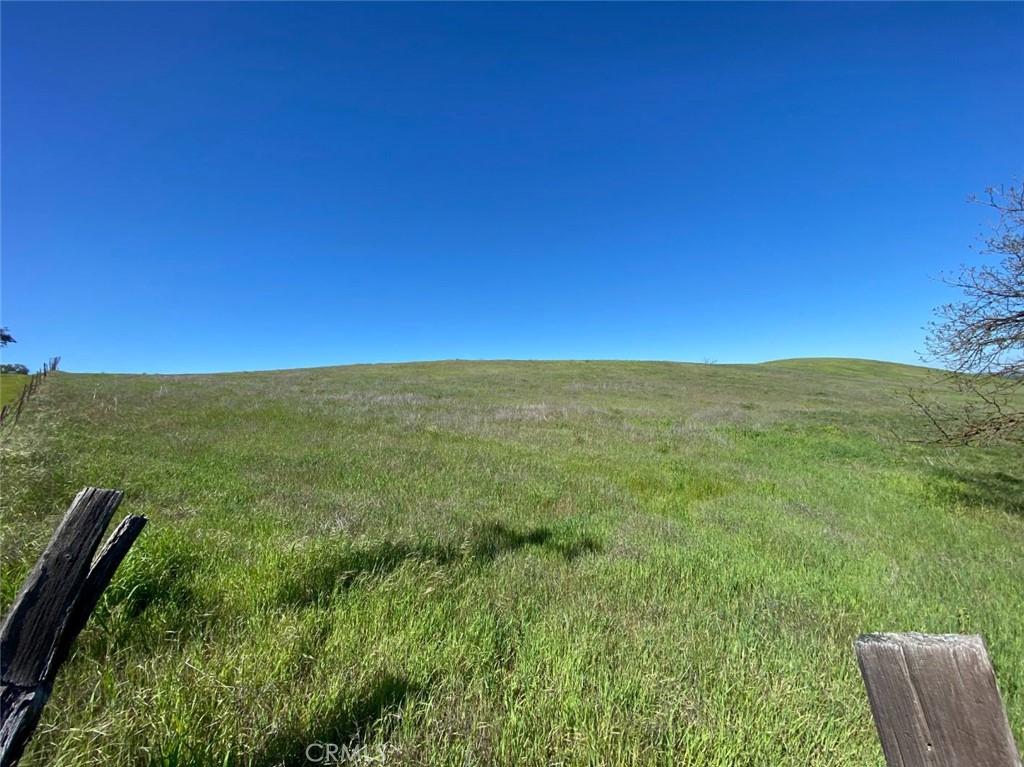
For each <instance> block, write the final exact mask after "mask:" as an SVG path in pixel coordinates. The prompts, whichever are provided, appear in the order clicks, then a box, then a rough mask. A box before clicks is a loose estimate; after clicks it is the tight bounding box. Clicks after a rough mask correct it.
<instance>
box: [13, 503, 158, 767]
mask: <svg viewBox="0 0 1024 767" xmlns="http://www.w3.org/2000/svg"><path fill="white" fill-rule="evenodd" d="M121 497H122V493H121V492H120V491H119V490H99V489H97V488H94V487H87V488H85V489H84V490H82V491H81V492H80V493H79V494H78V495H77V496H76V497H75V500H74V502H73V503H72V504H71V507H70V508H69V509H68V511H67V513H66V514H65V515H64V519H63V520H61V523H60V525H59V526H58V527H57V530H56V532H54V534H53V538H51V539H50V543H49V545H48V546H47V547H46V550H45V551H44V552H43V554H42V556H41V557H39V560H38V561H37V562H36V565H35V567H34V568H33V569H32V572H31V573H30V574H29V576H28V578H27V579H26V580H25V583H24V584H23V585H22V587H21V591H20V592H19V593H18V597H17V598H16V599H15V600H14V604H13V605H11V609H10V610H9V611H8V613H7V616H6V617H5V618H4V622H3V625H2V627H0V767H8V765H14V764H17V762H18V759H19V758H20V757H21V754H22V752H23V751H24V749H25V745H26V744H27V743H28V740H29V738H30V737H31V736H32V731H33V730H34V729H35V726H36V724H37V723H38V722H39V716H40V714H41V713H42V710H43V706H44V705H45V704H46V701H47V699H48V698H49V696H50V691H51V690H52V689H53V681H54V678H55V677H56V675H57V670H58V669H59V668H60V666H61V664H62V663H63V662H64V661H65V660H67V657H68V655H69V654H70V652H71V645H72V643H73V642H74V640H75V637H77V636H78V634H79V632H80V631H81V630H82V628H83V627H84V626H85V623H86V621H87V620H88V619H89V615H90V614H91V613H92V611H93V609H94V608H95V607H96V603H97V602H98V601H99V598H100V595H101V594H102V593H103V590H104V589H105V588H106V587H107V585H108V584H109V583H110V579H111V578H112V577H113V576H114V572H115V571H116V570H117V568H118V565H120V564H121V561H122V560H123V559H124V556H125V554H127V553H128V549H130V548H131V546H132V544H133V543H134V542H135V539H136V538H138V536H139V533H141V532H142V528H143V527H144V526H145V524H146V518H145V517H142V516H128V517H125V519H124V520H122V522H121V523H120V524H119V525H118V526H117V528H116V529H115V530H114V532H113V533H112V534H111V535H110V537H109V538H108V539H107V542H106V544H105V545H104V547H103V550H102V551H101V552H100V554H99V556H98V557H97V558H96V560H95V561H93V554H94V553H95V552H96V547H97V546H98V545H99V543H100V538H101V536H102V535H103V531H104V530H106V528H107V525H108V524H109V523H110V519H111V517H113V515H114V511H115V510H116V509H117V506H118V504H120V503H121ZM90 564H91V566H90Z"/></svg>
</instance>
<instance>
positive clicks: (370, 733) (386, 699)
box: [252, 674, 423, 767]
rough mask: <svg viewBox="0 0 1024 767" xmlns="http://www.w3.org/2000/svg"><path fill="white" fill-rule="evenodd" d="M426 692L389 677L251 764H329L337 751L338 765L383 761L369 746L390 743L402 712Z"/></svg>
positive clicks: (274, 743)
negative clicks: (330, 756)
mask: <svg viewBox="0 0 1024 767" xmlns="http://www.w3.org/2000/svg"><path fill="white" fill-rule="evenodd" d="M422 692H423V689H422V688H420V687H418V686H416V685H413V684H411V683H410V682H409V680H408V679H405V678H403V677H400V676H394V675H391V674H384V675H383V676H382V677H381V678H379V679H377V680H376V681H374V682H373V683H371V684H369V685H367V686H366V687H365V688H364V689H362V690H356V691H353V697H352V698H351V700H349V701H347V702H345V703H343V704H342V705H341V706H340V707H339V708H337V709H336V710H334V711H331V712H329V713H326V714H324V715H322V716H320V717H319V718H317V719H316V720H315V721H314V722H312V723H311V724H310V725H309V726H308V727H305V728H294V729H291V730H286V731H284V732H282V733H280V734H278V735H277V736H276V737H275V738H273V739H272V740H271V742H270V743H269V744H268V745H267V747H266V749H265V750H264V751H263V752H262V753H260V754H257V755H255V757H254V759H253V762H252V763H253V764H254V765H258V766H259V767H271V765H282V764H287V765H292V764H295V765H300V764H312V763H325V761H324V757H326V756H329V755H330V753H332V752H333V753H334V754H335V758H334V761H333V763H335V764H340V763H345V762H346V761H349V760H351V761H357V760H359V757H368V758H376V757H379V756H380V750H379V747H378V746H374V747H372V748H371V747H370V746H369V745H367V744H368V743H370V742H376V743H378V744H382V743H384V742H386V741H387V739H388V737H389V736H390V735H391V732H392V730H393V729H394V727H395V724H396V723H397V721H398V719H397V716H396V714H397V713H398V711H399V709H401V707H402V706H403V705H404V704H405V702H406V701H407V700H409V699H410V698H413V697H415V696H417V695H419V694H420V693H422ZM354 754H358V755H359V756H356V757H354V756H353V755H354Z"/></svg>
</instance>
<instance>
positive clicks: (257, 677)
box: [2, 360, 1024, 766]
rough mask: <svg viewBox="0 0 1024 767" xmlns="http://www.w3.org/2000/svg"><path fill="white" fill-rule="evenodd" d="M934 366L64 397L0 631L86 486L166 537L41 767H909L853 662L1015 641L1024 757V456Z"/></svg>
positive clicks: (111, 391) (379, 374) (28, 429)
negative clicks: (922, 436)
mask: <svg viewBox="0 0 1024 767" xmlns="http://www.w3.org/2000/svg"><path fill="white" fill-rule="evenodd" d="M926 375H927V371H924V370H922V369H919V368H913V367H908V366H898V365H889V364H886V363H877V362H868V361H857V360H789V361H781V362H776V363H769V364H764V365H752V366H730V365H681V364H669V363H639V362H564V363H563V362H441V363H424V364H409V365H373V366H353V367H344V368H325V369H318V370H297V371H279V372H268V373H251V374H250V373H246V374H225V375H216V376H104V375H72V374H67V373H60V374H58V375H56V376H54V377H53V378H51V379H48V380H47V384H46V386H44V387H42V388H41V390H40V391H39V393H38V394H37V396H36V397H35V398H34V399H33V401H32V403H31V406H30V407H29V408H28V409H27V412H26V415H25V416H23V418H22V421H21V423H19V424H18V426H17V427H16V428H15V429H14V430H13V431H10V432H9V433H7V436H5V437H3V459H4V476H3V501H2V503H3V508H2V512H3V519H2V531H3V536H4V541H3V555H2V575H3V579H2V603H3V607H4V608H5V609H6V606H7V605H8V604H9V603H10V601H11V600H12V599H13V596H14V593H15V591H16V588H17V585H18V583H20V581H21V578H22V577H23V576H24V573H25V571H26V568H27V567H29V566H30V565H31V563H32V562H33V561H34V559H35V557H36V556H37V555H38V554H39V552H40V551H41V549H42V547H43V546H44V545H45V542H46V541H47V540H48V538H49V535H50V534H51V533H52V530H53V528H54V526H55V525H56V523H57V521H58V520H59V518H60V515H61V514H62V513H63V511H64V509H65V508H66V506H67V504H68V503H69V501H70V500H71V498H72V497H73V496H74V494H75V492H77V490H78V489H80V488H81V487H82V486H84V485H87V484H92V485H99V486H104V487H117V488H121V489H123V490H124V491H125V493H126V501H125V504H124V506H123V508H122V510H123V511H125V512H127V511H131V512H134V513H145V514H146V515H148V516H149V517H150V520H151V521H150V525H149V527H148V528H147V529H146V531H145V532H144V533H143V535H142V538H141V539H140V540H139V542H138V543H137V544H136V547H135V549H134V550H133V552H132V553H131V554H130V556H129V558H128V559H127V560H126V561H125V563H124V565H123V566H122V569H121V571H120V572H119V573H118V576H117V578H116V580H115V583H114V584H113V585H112V587H111V589H110V590H109V591H108V594H107V595H106V597H105V599H104V601H103V602H102V603H101V605H100V607H99V609H98V612H97V614H96V615H95V616H94V619H93V620H92V622H91V623H90V625H89V626H88V627H87V628H86V630H85V631H84V632H83V634H82V636H81V638H80V641H79V643H78V648H77V651H76V654H75V655H74V657H73V658H72V660H71V662H70V664H69V666H68V667H66V669H65V671H64V672H63V674H62V676H61V678H60V679H59V680H58V684H57V687H56V689H55V691H54V696H53V699H52V701H51V703H50V705H49V707H48V708H47V711H46V713H45V715H44V718H43V722H42V724H41V727H40V729H39V730H38V731H37V735H36V737H35V740H34V742H33V744H32V746H31V750H30V752H29V754H28V756H27V757H26V759H25V761H24V764H26V765H42V764H56V765H72V764H94V763H97V762H100V761H101V762H102V763H105V764H112V765H117V764H138V763H151V764H168V765H170V764H211V765H212V764H218V765H220V764H252V765H276V764H289V765H290V764H304V763H306V761H305V756H304V753H305V749H306V746H307V744H309V743H312V742H314V741H318V740H319V741H327V742H333V743H337V744H343V745H347V746H353V747H354V746H356V745H360V746H361V747H363V748H364V751H363V754H364V755H365V756H368V757H373V758H377V757H378V756H379V749H380V748H384V749H385V755H386V758H387V763H392V764H443V765H460V766H461V765H465V764H491V763H497V764H513V763H515V764H546V763H565V764H672V763H675V764H723V765H724V764H793V765H807V764H816V765H847V764H849V765H854V764H856V765H868V764H875V765H881V764H883V760H882V755H881V750H880V747H879V746H878V743H877V739H876V736H875V733H874V730H873V725H872V721H871V716H870V712H869V710H868V706H867V701H866V697H865V695H864V692H863V686H862V684H861V681H860V677H859V673H858V671H857V667H856V662H855V659H854V655H853V649H852V645H853V641H854V639H855V638H856V636H857V635H858V634H859V633H862V632H868V631H880V630H885V631H908V630H916V631H924V632H940V633H945V632H968V633H975V632H977V633H981V634H983V635H984V636H985V639H986V641H987V643H988V646H989V650H990V653H991V655H992V657H993V660H994V663H995V666H996V670H997V674H998V676H999V681H1000V685H1001V688H1002V691H1003V694H1004V698H1005V700H1006V703H1007V707H1008V710H1009V714H1010V720H1011V722H1012V723H1013V726H1014V728H1015V730H1014V732H1015V735H1016V737H1017V739H1018V742H1021V740H1022V736H1024V617H1022V616H1024V590H1022V589H1021V588H1020V583H1021V577H1022V575H1024V470H1022V465H1024V460H1022V459H1024V454H1022V451H1021V450H1019V449H1012V448H986V449H950V448H939V447H934V446H927V445H921V444H914V443H912V442H908V441H906V440H904V439H902V438H901V437H904V436H913V435H914V434H915V433H916V430H917V429H918V428H919V425H918V424H916V423H915V422H913V421H912V420H909V419H908V411H907V408H906V405H905V404H903V403H902V402H901V400H900V399H899V397H898V396H896V391H897V390H898V389H899V388H900V387H905V386H907V385H910V384H913V383H915V382H918V381H921V380H923V379H924V377H925V376H926Z"/></svg>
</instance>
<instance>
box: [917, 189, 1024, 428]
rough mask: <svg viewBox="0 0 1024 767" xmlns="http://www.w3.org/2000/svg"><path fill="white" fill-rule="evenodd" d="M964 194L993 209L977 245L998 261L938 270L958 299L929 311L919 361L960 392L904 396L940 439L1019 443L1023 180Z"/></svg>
mask: <svg viewBox="0 0 1024 767" xmlns="http://www.w3.org/2000/svg"><path fill="white" fill-rule="evenodd" d="M969 199H970V201H971V202H976V203H979V204H982V205H985V206H987V207H990V208H992V209H993V210H994V211H995V212H996V214H997V220H996V222H995V224H994V225H993V226H992V232H991V235H990V236H989V237H986V238H985V239H984V247H983V248H982V249H981V251H980V252H981V254H982V255H984V256H996V257H998V258H999V259H1000V260H999V261H998V263H991V264H989V265H985V266H963V267H961V269H960V272H959V273H958V274H956V275H955V276H949V275H944V276H943V281H944V282H945V283H946V284H947V285H949V286H950V287H953V288H957V289H959V290H960V291H961V292H962V294H963V298H962V299H961V300H959V301H956V302H952V303H948V304H946V305H944V306H941V307H939V308H938V309H937V310H936V312H935V314H936V320H935V321H934V322H932V323H931V324H930V325H929V328H928V329H929V333H928V339H927V341H926V348H927V351H928V357H927V358H926V361H928V362H932V363H938V364H940V365H941V366H942V367H943V368H945V370H946V371H948V373H947V375H946V377H945V379H944V381H943V383H944V384H945V385H947V386H952V387H953V389H954V390H955V391H956V392H958V393H959V394H960V395H962V396H960V397H957V398H956V399H955V400H950V399H947V400H944V401H940V400H937V399H933V398H929V399H926V398H925V397H924V396H923V395H922V394H921V393H914V394H913V395H912V397H913V399H914V402H915V404H917V406H918V407H919V408H920V409H921V411H922V412H923V413H924V414H925V415H926V416H927V417H928V419H929V420H930V421H931V423H932V425H933V426H934V427H935V428H936V429H937V431H938V433H939V435H940V438H941V440H942V441H945V442H950V443H962V444H969V443H977V442H989V441H997V440H1000V441H1006V440H1008V441H1013V442H1024V185H1022V184H1020V182H1019V181H1018V182H1017V186H1010V187H998V188H989V189H986V190H985V195H984V196H983V197H981V198H977V197H972V198H969ZM953 401H956V402H957V403H958V404H950V403H951V402H953Z"/></svg>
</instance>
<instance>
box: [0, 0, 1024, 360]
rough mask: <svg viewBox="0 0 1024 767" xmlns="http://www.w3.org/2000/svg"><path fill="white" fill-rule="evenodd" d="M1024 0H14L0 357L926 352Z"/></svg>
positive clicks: (1010, 137) (1007, 155) (1018, 109)
mask: <svg viewBox="0 0 1024 767" xmlns="http://www.w3.org/2000/svg"><path fill="white" fill-rule="evenodd" d="M1022 39H1024V5H1022V4H1019V3H996V4H988V3H966V4H958V3H938V4H876V3H864V4H843V3H823V4H811V3H799V4H756V3H741V4H702V3H679V4H669V3H652V4H646V3H645V4H636V3H634V4H629V3H622V4H617V3H614V4H613V3H605V4H590V3H568V4H556V3H531V4H513V3H507V4H490V3H474V4H462V3H443V4H428V3H418V4H406V3H357V4H342V3H331V4H327V3H308V4H307V3H266V4H262V3H256V4H247V3H109V4H108V3H78V4H61V3H10V2H5V3H3V6H2V110H3V111H2V116H0V124H2V166H3V167H2V173H3V176H2V225H3V229H2V248H3V253H2V258H3V260H2V284H0V292H2V322H3V324H4V325H6V326H8V327H9V328H10V329H11V331H12V332H13V334H14V336H15V337H16V338H17V339H18V343H17V344H16V345H14V346H10V347H8V348H7V350H6V354H5V357H4V358H5V361H8V362H24V363H26V364H29V365H30V366H32V367H35V366H37V365H39V364H41V363H42V361H43V360H45V359H47V358H48V357H50V356H52V355H56V354H60V355H62V357H63V360H64V367H65V368H67V369H71V370H79V371H107V372H185V371H194V372H201V371H220V370H256V369H271V368H286V367H305V366H316V365H333V364H346V363H353V362H376V361H404V360H425V359H451V358H463V359H480V358H522V359H598V358H600V359H664V360H681V361H701V360H704V359H714V360H717V361H720V362H756V361H761V360H767V359H777V358H784V357H797V356H854V357H867V358H875V359H886V360H893V361H902V362H915V361H916V360H917V356H916V351H918V350H920V349H921V348H922V347H923V344H922V340H923V335H924V333H923V331H922V326H923V325H924V324H925V323H926V322H927V321H928V320H929V319H930V316H931V310H932V308H933V307H934V306H935V305H937V304H938V303H941V302H943V301H946V300H950V299H952V298H955V293H953V292H952V291H951V290H949V289H948V288H945V287H943V286H942V285H941V284H939V283H937V282H936V281H935V280H934V279H933V278H934V277H935V276H936V275H937V274H938V273H939V272H940V271H942V270H950V269H955V268H956V267H957V265H958V264H959V263H961V262H963V261H976V260H978V257H977V256H976V255H975V254H973V253H972V251H971V250H970V246H971V245H972V243H974V242H975V239H976V237H977V236H978V234H979V233H980V232H981V231H982V227H981V224H982V223H983V222H985V221H986V219H987V213H986V210H985V209H983V208H981V207H980V206H972V205H968V204H967V203H966V202H965V198H966V196H967V195H968V194H971V193H980V192H981V191H982V190H983V189H984V188H985V187H986V186H988V185H991V184H999V183H1003V182H1009V181H1010V180H1011V177H1012V176H1013V175H1014V174H1015V173H1016V174H1019V173H1021V172H1022V171H1024V152H1022V147H1024V127H1022V126H1024V65H1022V63H1021V61H1022V60H1021V55H1020V52H1021V40H1022Z"/></svg>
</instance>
